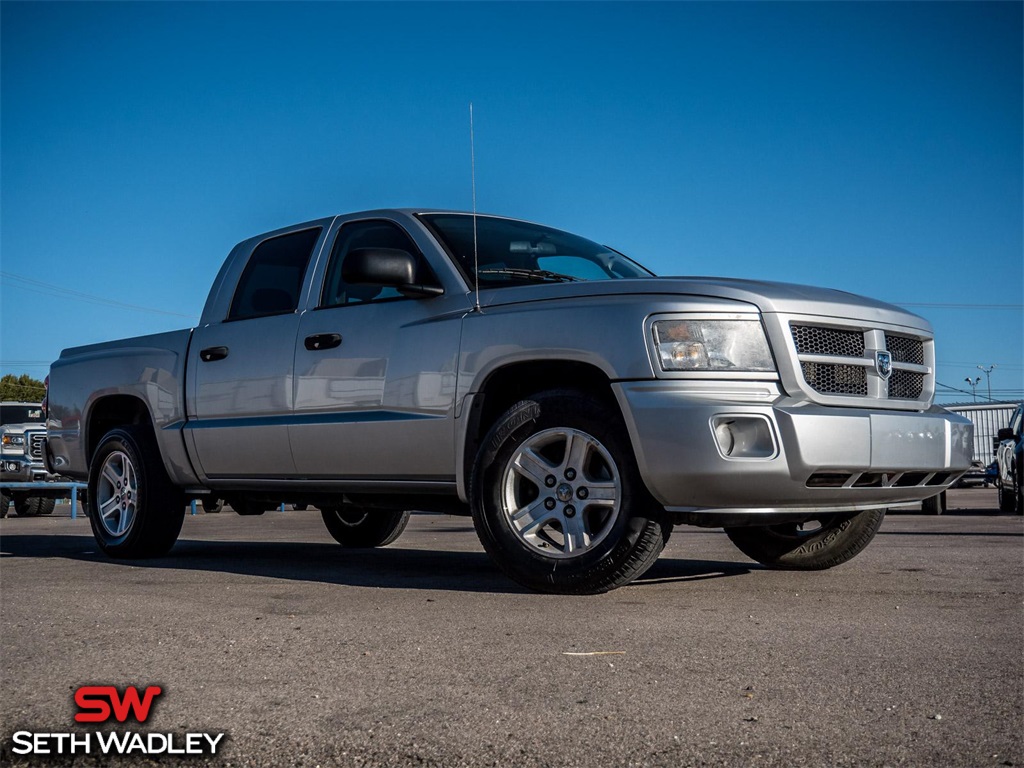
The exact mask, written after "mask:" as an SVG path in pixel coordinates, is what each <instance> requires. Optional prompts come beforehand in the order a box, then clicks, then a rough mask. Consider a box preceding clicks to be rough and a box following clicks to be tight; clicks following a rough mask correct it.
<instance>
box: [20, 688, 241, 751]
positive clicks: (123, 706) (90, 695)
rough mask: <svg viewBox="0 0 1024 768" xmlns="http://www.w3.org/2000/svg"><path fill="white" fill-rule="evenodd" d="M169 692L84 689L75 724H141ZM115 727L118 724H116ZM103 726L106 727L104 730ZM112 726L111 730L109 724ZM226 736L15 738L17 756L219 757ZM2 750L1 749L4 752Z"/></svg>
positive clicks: (59, 734) (64, 734)
mask: <svg viewBox="0 0 1024 768" xmlns="http://www.w3.org/2000/svg"><path fill="white" fill-rule="evenodd" d="M163 692H164V689H163V688H161V687H160V686H159V685H149V686H146V687H145V688H144V689H141V690H140V688H138V687H136V686H134V685H129V686H126V687H125V688H124V690H123V691H122V690H118V689H117V687H116V686H113V685H83V686H81V687H80V688H78V689H77V690H76V691H75V705H76V706H77V708H78V711H77V712H76V713H75V722H76V723H101V724H102V723H111V721H116V722H117V723H122V724H123V723H126V722H128V721H129V720H134V721H135V722H136V723H139V724H142V723H145V722H146V721H147V720H149V716H150V714H151V713H152V711H153V703H154V702H155V701H156V698H157V697H158V696H160V695H161V694H162V693H163ZM111 725H114V727H115V728H116V724H114V723H111ZM100 727H101V728H102V726H100ZM108 727H109V726H108ZM226 735H227V734H225V733H204V732H201V731H200V732H192V731H189V732H186V733H158V732H155V731H149V730H141V731H133V730H123V731H122V730H97V731H86V730H77V731H50V730H45V731H17V732H15V733H14V734H13V735H12V736H11V747H10V749H11V752H13V753H14V754H15V755H37V756H38V755H122V756H123V755H129V756H133V755H152V756H157V755H169V756H172V755H208V756H209V755H216V754H217V748H218V746H221V742H222V741H223V740H224V737H225V736H226ZM2 749H3V748H2V747H0V751H2Z"/></svg>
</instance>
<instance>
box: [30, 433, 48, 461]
mask: <svg viewBox="0 0 1024 768" xmlns="http://www.w3.org/2000/svg"><path fill="white" fill-rule="evenodd" d="M26 437H27V438H28V455H29V457H30V458H31V459H32V461H42V460H43V440H45V439H46V433H45V432H30V433H29V434H28V435H26Z"/></svg>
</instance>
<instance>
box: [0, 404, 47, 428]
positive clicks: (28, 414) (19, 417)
mask: <svg viewBox="0 0 1024 768" xmlns="http://www.w3.org/2000/svg"><path fill="white" fill-rule="evenodd" d="M42 420H43V408H42V406H40V405H0V424H31V423H35V422H41V421H42Z"/></svg>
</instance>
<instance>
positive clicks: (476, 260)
mask: <svg viewBox="0 0 1024 768" xmlns="http://www.w3.org/2000/svg"><path fill="white" fill-rule="evenodd" d="M469 165H470V173H471V175H472V177H473V281H474V286H473V292H474V294H475V304H474V306H473V311H474V312H479V311H480V255H479V251H478V249H477V239H476V146H475V143H474V140H473V102H472V101H471V102H469Z"/></svg>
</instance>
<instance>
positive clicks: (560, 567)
mask: <svg viewBox="0 0 1024 768" xmlns="http://www.w3.org/2000/svg"><path fill="white" fill-rule="evenodd" d="M470 504H471V508H472V513H473V522H474V525H475V527H476V532H477V535H478V536H479V537H480V541H481V543H482V544H483V546H484V549H486V550H487V553H488V554H489V555H490V556H491V558H492V559H493V560H494V562H495V563H497V565H498V566H499V567H500V568H501V569H502V570H503V571H504V572H505V573H506V574H507V575H508V576H509V577H510V578H512V579H513V580H514V581H517V582H519V583H520V584H522V585H523V586H525V587H529V588H530V589H535V590H538V591H541V592H554V593H561V594H596V593H600V592H607V591H609V590H611V589H615V588H616V587H621V586H623V585H625V584H628V583H629V582H631V581H633V580H634V579H636V578H637V577H638V576H640V575H641V574H643V573H644V571H646V570H647V569H648V568H649V567H650V566H651V565H653V564H654V561H655V560H657V558H658V555H659V554H660V553H661V550H662V548H663V547H664V546H665V542H666V541H667V540H668V536H669V533H670V532H671V528H670V526H669V525H668V523H667V522H666V521H665V520H664V514H663V511H662V510H661V508H660V507H658V505H657V504H656V503H655V502H654V500H653V499H652V498H651V496H650V494H649V493H648V492H647V489H646V487H645V486H644V484H643V480H642V479H641V478H640V472H639V470H638V469H637V466H636V460H635V459H634V457H633V450H632V446H631V445H630V442H629V438H628V436H627V434H626V430H625V427H624V426H623V424H622V419H621V417H620V415H619V413H618V412H617V411H615V410H614V409H613V408H611V407H609V406H608V405H606V404H605V403H603V402H601V401H600V400H598V399H596V398H594V397H593V396H591V395H588V394H585V393H582V392H576V391H568V390H559V391H550V392H544V393H541V394H538V395H536V396H534V397H532V398H530V399H529V400H523V401H521V402H519V403H517V404H516V405H514V406H512V408H510V409H509V410H508V411H506V412H505V413H504V414H503V415H502V416H501V417H500V418H499V419H498V420H497V421H496V422H495V424H494V425H493V426H492V427H491V430H490V432H489V433H488V435H487V437H486V438H485V439H484V441H483V444H482V446H481V448H480V451H479V453H478V455H477V458H476V462H475V464H474V467H473V474H472V477H471V480H470Z"/></svg>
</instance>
